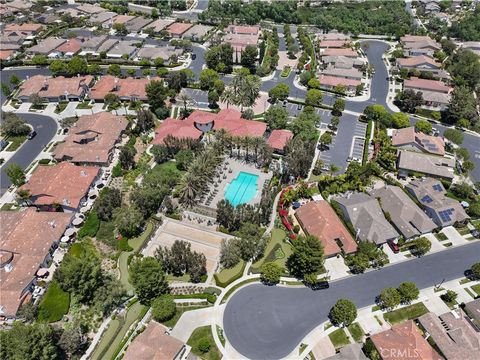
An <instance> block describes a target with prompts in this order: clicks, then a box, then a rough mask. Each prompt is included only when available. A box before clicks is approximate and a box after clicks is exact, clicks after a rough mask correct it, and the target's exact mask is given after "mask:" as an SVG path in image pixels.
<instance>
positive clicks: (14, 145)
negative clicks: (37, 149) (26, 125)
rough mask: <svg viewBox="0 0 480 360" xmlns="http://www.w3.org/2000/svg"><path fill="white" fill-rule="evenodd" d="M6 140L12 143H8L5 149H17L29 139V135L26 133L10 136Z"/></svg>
mask: <svg viewBox="0 0 480 360" xmlns="http://www.w3.org/2000/svg"><path fill="white" fill-rule="evenodd" d="M5 140H7V141H8V142H9V143H10V144H8V146H7V148H6V149H5V151H15V150H17V149H18V148H19V147H20V146H21V145H22V144H23V143H24V142H25V140H27V136H26V135H19V136H10V137H8V138H6V139H5Z"/></svg>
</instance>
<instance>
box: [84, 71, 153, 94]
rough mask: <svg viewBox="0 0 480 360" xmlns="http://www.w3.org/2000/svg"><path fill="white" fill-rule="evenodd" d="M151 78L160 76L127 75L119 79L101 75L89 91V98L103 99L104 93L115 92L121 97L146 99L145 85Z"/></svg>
mask: <svg viewBox="0 0 480 360" xmlns="http://www.w3.org/2000/svg"><path fill="white" fill-rule="evenodd" d="M153 80H157V81H158V80H160V78H151V79H148V78H140V79H135V78H131V77H128V78H126V79H120V78H117V77H115V76H112V75H105V76H102V77H101V78H100V79H99V80H98V81H97V82H96V83H95V85H94V86H93V87H92V89H91V91H90V98H91V99H94V100H103V99H104V98H105V95H107V94H109V93H113V94H117V95H118V96H119V97H120V98H122V97H128V98H130V97H135V98H137V99H140V100H147V93H146V91H145V87H146V86H147V85H148V84H149V83H150V81H153Z"/></svg>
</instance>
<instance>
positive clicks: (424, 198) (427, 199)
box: [421, 195, 433, 204]
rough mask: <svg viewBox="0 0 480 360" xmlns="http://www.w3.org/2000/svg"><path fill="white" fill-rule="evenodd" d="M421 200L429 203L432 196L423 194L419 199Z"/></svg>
mask: <svg viewBox="0 0 480 360" xmlns="http://www.w3.org/2000/svg"><path fill="white" fill-rule="evenodd" d="M421 201H422V202H424V203H427V204H428V203H431V202H432V201H433V200H432V198H431V197H430V196H429V195H425V196H424V197H423V198H422V199H421Z"/></svg>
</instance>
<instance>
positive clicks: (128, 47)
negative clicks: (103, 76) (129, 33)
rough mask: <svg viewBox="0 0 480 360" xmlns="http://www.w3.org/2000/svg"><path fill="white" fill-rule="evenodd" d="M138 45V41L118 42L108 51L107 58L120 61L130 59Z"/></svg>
mask: <svg viewBox="0 0 480 360" xmlns="http://www.w3.org/2000/svg"><path fill="white" fill-rule="evenodd" d="M107 41H108V40H107ZM137 43H138V41H135V40H122V41H119V42H116V43H115V45H113V46H112V47H111V48H110V49H109V50H107V58H114V59H119V58H123V57H127V56H128V58H130V57H131V56H132V55H133V54H134V53H135V51H137V49H138V48H137V47H136V44H137Z"/></svg>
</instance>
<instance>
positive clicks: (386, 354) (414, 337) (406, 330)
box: [370, 320, 443, 360]
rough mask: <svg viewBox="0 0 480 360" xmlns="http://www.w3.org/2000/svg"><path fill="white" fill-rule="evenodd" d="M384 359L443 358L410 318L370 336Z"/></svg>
mask: <svg viewBox="0 0 480 360" xmlns="http://www.w3.org/2000/svg"><path fill="white" fill-rule="evenodd" d="M370 339H371V340H372V341H373V344H374V345H375V347H376V348H377V350H378V351H379V353H380V354H381V357H382V359H384V360H387V359H388V360H411V359H412V358H415V359H416V360H443V358H442V357H441V356H440V355H439V354H438V353H437V352H436V351H435V350H434V349H433V348H432V347H431V346H430V344H429V343H428V342H427V340H425V339H424V338H423V337H422V334H421V333H420V331H419V330H418V328H417V326H416V325H415V323H414V322H413V321H412V320H407V321H405V322H403V323H401V324H398V325H395V326H393V327H392V328H391V329H389V330H385V331H382V332H381V333H378V334H375V335H372V336H370Z"/></svg>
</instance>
